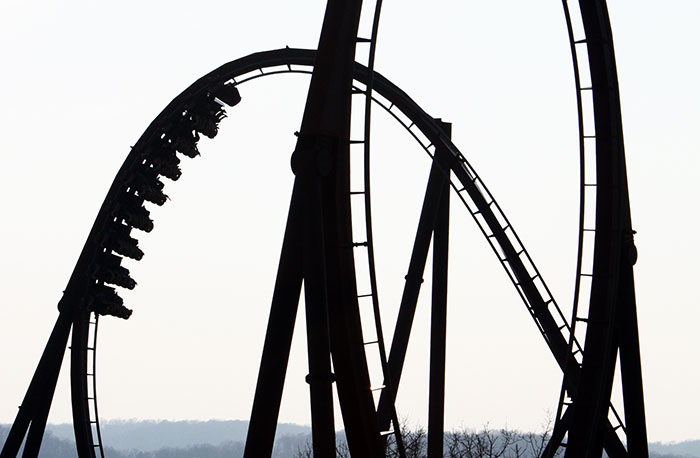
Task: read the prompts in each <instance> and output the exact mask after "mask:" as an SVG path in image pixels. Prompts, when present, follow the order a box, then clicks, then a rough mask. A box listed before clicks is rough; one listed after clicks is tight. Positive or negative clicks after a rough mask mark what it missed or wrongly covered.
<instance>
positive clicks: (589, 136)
mask: <svg viewBox="0 0 700 458" xmlns="http://www.w3.org/2000/svg"><path fill="white" fill-rule="evenodd" d="M583 138H595V135H584V136H583Z"/></svg>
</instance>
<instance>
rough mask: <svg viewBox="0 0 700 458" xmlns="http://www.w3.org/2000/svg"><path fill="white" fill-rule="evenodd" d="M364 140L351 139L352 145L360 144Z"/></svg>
mask: <svg viewBox="0 0 700 458" xmlns="http://www.w3.org/2000/svg"><path fill="white" fill-rule="evenodd" d="M364 142H365V141H364V140H350V144H351V145H360V144H362V143H364Z"/></svg>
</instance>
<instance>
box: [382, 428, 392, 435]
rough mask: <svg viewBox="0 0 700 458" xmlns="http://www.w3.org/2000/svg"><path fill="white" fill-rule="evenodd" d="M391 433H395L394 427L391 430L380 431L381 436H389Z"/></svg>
mask: <svg viewBox="0 0 700 458" xmlns="http://www.w3.org/2000/svg"><path fill="white" fill-rule="evenodd" d="M390 434H394V430H393V429H390V430H388V431H379V435H380V436H388V435H390Z"/></svg>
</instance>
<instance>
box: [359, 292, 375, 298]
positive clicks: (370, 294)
mask: <svg viewBox="0 0 700 458" xmlns="http://www.w3.org/2000/svg"><path fill="white" fill-rule="evenodd" d="M363 297H372V293H369V294H360V295H358V296H357V298H358V299H362V298H363Z"/></svg>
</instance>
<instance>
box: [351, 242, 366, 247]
mask: <svg viewBox="0 0 700 458" xmlns="http://www.w3.org/2000/svg"><path fill="white" fill-rule="evenodd" d="M367 245H368V244H367V242H354V243H353V244H352V246H353V247H358V246H367Z"/></svg>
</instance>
